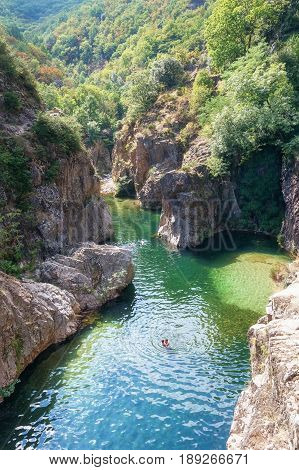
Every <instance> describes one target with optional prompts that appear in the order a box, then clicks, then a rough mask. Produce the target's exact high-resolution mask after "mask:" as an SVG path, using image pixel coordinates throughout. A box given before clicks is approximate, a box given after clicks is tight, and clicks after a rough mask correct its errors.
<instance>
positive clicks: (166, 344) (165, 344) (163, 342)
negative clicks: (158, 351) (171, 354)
mask: <svg viewBox="0 0 299 470" xmlns="http://www.w3.org/2000/svg"><path fill="white" fill-rule="evenodd" d="M162 346H163V347H164V348H169V346H170V343H169V340H168V339H162Z"/></svg>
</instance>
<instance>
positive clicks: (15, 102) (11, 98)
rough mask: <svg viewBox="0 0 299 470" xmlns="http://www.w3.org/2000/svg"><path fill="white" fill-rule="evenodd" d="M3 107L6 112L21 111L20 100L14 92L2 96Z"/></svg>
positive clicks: (7, 92)
mask: <svg viewBox="0 0 299 470" xmlns="http://www.w3.org/2000/svg"><path fill="white" fill-rule="evenodd" d="M3 100H4V106H5V108H6V109H7V110H8V111H12V112H17V111H19V110H20V109H21V107H22V104H21V101H20V98H19V97H18V95H17V94H16V93H15V92H14V91H6V92H5V93H4V95H3Z"/></svg>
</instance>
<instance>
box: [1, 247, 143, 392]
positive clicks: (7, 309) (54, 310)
mask: <svg viewBox="0 0 299 470" xmlns="http://www.w3.org/2000/svg"><path fill="white" fill-rule="evenodd" d="M133 276H134V268H133V264H132V256H131V252H130V251H129V250H128V249H125V248H119V247H116V246H107V245H103V246H99V245H96V244H95V243H86V244H83V245H82V246H80V247H79V248H78V249H77V250H75V251H74V252H73V253H72V254H71V255H70V256H63V255H56V256H55V257H53V258H50V259H49V260H47V261H45V262H44V263H43V264H42V265H41V267H40V269H39V272H38V273H37V278H38V279H39V280H40V281H43V282H35V281H31V280H28V281H23V282H21V281H19V280H17V279H15V278H13V277H11V276H8V275H6V274H3V273H1V272H0V401H1V399H2V398H4V397H5V396H7V395H8V394H9V393H10V392H12V391H13V384H14V382H15V381H16V379H17V378H18V377H19V375H20V374H21V372H22V371H23V370H24V369H25V368H26V366H27V365H29V364H30V363H31V362H32V361H33V360H34V359H35V358H36V357H37V356H38V355H39V354H40V353H41V352H42V351H44V350H45V349H46V348H48V347H49V346H50V345H52V344H55V343H59V342H61V341H64V340H65V339H66V338H67V337H69V336H70V335H72V334H74V333H75V332H76V331H77V330H78V329H79V328H80V325H81V321H82V319H83V317H84V316H86V314H87V313H88V312H90V311H91V310H96V309H98V308H99V307H100V306H102V305H103V304H104V303H106V302H107V301H108V300H111V299H114V298H115V297H117V296H118V295H119V294H120V292H121V291H122V290H123V289H124V288H125V287H127V285H128V284H129V283H130V282H131V281H132V279H133Z"/></svg>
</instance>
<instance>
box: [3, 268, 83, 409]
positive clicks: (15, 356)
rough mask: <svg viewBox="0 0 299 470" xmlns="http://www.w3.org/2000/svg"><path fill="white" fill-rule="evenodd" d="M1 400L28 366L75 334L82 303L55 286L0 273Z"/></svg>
mask: <svg viewBox="0 0 299 470" xmlns="http://www.w3.org/2000/svg"><path fill="white" fill-rule="evenodd" d="M0 286H1V288H0V401H1V399H2V397H3V396H5V395H6V393H7V389H8V387H9V386H11V384H13V383H14V381H15V380H16V379H17V378H18V377H19V375H20V374H21V372H22V371H23V370H24V369H25V367H26V366H27V365H28V364H30V363H31V362H32V361H33V360H34V359H35V358H36V357H37V356H38V355H39V354H40V353H41V352H42V351H44V350H45V349H46V348H47V347H49V346H50V345H51V344H54V343H59V342H61V341H63V340H65V339H66V338H67V337H68V336H70V335H72V334H74V333H75V332H76V331H77V329H78V327H79V325H80V310H81V309H80V306H79V304H78V302H77V301H76V299H75V298H74V296H73V295H72V294H71V293H69V292H66V291H64V290H61V289H59V288H58V287H56V286H53V285H49V284H41V283H37V282H21V281H19V280H17V279H15V278H13V277H11V276H8V275H6V274H4V273H2V272H0Z"/></svg>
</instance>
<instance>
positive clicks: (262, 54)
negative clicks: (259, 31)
mask: <svg viewBox="0 0 299 470" xmlns="http://www.w3.org/2000/svg"><path fill="white" fill-rule="evenodd" d="M220 89H221V93H222V94H223V95H224V96H225V98H226V100H225V101H224V102H223V103H224V106H223V108H222V110H220V111H219V112H218V113H216V114H215V116H214V117H213V119H212V131H213V135H212V151H213V155H214V156H216V157H219V158H221V159H224V160H226V161H227V160H229V161H231V162H232V163H238V162H239V163H240V162H241V161H242V160H244V159H247V158H248V157H249V156H250V155H251V154H252V153H253V152H255V151H257V150H258V149H260V148H262V147H263V146H264V145H266V144H267V145H269V144H273V145H276V146H278V147H282V145H283V144H284V143H286V142H288V141H289V140H290V139H291V138H292V136H293V132H294V129H295V128H296V125H297V119H298V115H297V113H296V109H295V101H294V90H293V87H292V84H291V83H290V81H289V79H288V76H287V72H286V69H285V66H284V64H282V63H281V62H279V60H278V59H277V57H276V56H270V55H269V51H268V48H267V46H266V45H264V44H261V45H259V46H256V47H253V48H252V49H251V50H250V52H249V53H248V54H247V55H246V56H245V57H244V58H241V59H239V60H238V61H236V62H235V64H234V65H233V67H232V68H231V70H230V71H229V72H228V73H227V75H226V77H225V79H224V81H223V83H222V85H221V87H220Z"/></svg>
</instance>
